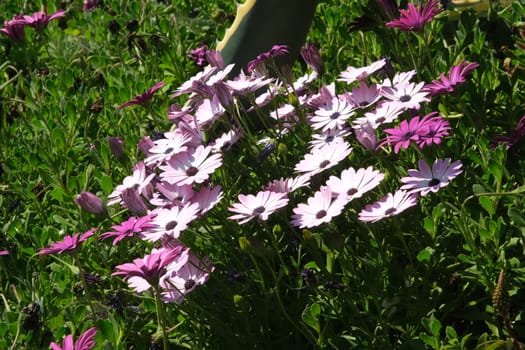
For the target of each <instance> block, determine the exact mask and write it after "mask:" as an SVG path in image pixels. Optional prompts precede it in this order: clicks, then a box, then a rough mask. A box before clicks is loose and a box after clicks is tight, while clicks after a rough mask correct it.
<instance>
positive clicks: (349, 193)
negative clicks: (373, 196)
mask: <svg viewBox="0 0 525 350" xmlns="http://www.w3.org/2000/svg"><path fill="white" fill-rule="evenodd" d="M356 193H357V188H351V189H349V190H348V191H346V194H347V195H349V196H352V195H354V194H356Z"/></svg>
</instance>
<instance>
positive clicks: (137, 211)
mask: <svg viewBox="0 0 525 350" xmlns="http://www.w3.org/2000/svg"><path fill="white" fill-rule="evenodd" d="M120 196H121V198H122V202H124V205H125V206H126V207H127V208H128V209H129V211H130V212H131V214H133V215H141V216H142V215H146V213H147V211H148V206H147V205H146V203H145V202H144V199H142V197H141V196H140V194H139V192H138V191H137V190H136V189H135V188H126V189H125V190H124V191H122V194H121V195H120Z"/></svg>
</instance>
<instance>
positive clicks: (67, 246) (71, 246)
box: [38, 228, 98, 256]
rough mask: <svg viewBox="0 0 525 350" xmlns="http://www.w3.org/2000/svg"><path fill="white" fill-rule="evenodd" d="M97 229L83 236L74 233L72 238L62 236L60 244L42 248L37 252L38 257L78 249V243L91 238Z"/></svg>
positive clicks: (56, 243)
mask: <svg viewBox="0 0 525 350" xmlns="http://www.w3.org/2000/svg"><path fill="white" fill-rule="evenodd" d="M97 230H98V228H92V229H91V230H89V231H86V232H84V233H83V234H80V233H75V234H74V235H72V236H64V239H63V240H62V241H61V242H55V243H51V244H50V245H49V248H42V249H40V250H39V251H38V255H39V256H44V255H50V254H62V253H65V252H70V251H74V250H76V249H77V248H78V246H79V245H80V243H82V242H84V241H85V240H87V239H88V238H89V237H91V236H93V234H94V233H95V231H97Z"/></svg>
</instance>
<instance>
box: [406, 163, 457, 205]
mask: <svg viewBox="0 0 525 350" xmlns="http://www.w3.org/2000/svg"><path fill="white" fill-rule="evenodd" d="M418 166H419V170H417V169H410V170H408V175H410V176H407V177H403V178H402V179H401V182H402V183H404V185H403V186H401V189H402V190H408V192H409V193H415V192H419V193H420V194H421V195H422V196H424V195H426V194H427V193H429V192H437V191H438V190H439V189H440V188H441V187H445V186H447V185H448V183H449V182H450V180H452V179H454V178H455V177H456V176H458V175H459V174H461V173H462V172H463V170H461V167H462V166H463V164H461V162H460V161H459V160H458V161H455V162H454V163H450V158H446V159H443V160H441V159H436V160H435V161H434V164H433V165H432V169H431V168H430V166H429V165H428V164H427V163H426V162H425V161H424V160H423V159H420V160H419V162H418Z"/></svg>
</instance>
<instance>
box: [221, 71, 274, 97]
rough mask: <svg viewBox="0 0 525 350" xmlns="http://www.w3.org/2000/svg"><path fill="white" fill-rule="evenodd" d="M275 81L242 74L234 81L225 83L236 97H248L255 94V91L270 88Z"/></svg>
mask: <svg viewBox="0 0 525 350" xmlns="http://www.w3.org/2000/svg"><path fill="white" fill-rule="evenodd" d="M273 80H274V79H273V78H267V79H265V78H264V77H251V76H246V74H244V72H242V71H241V73H240V74H239V75H238V76H237V77H236V78H235V79H234V80H227V81H225V82H224V83H225V84H226V86H227V87H228V88H230V90H231V91H232V94H233V95H234V96H246V95H249V94H252V93H254V92H255V91H257V90H259V89H260V88H263V87H265V86H268V84H270V83H271V82H272V81H273Z"/></svg>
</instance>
